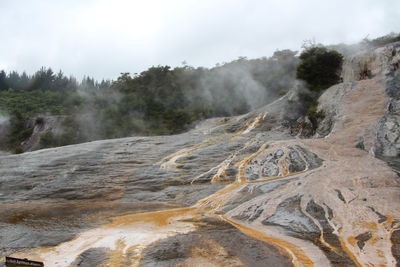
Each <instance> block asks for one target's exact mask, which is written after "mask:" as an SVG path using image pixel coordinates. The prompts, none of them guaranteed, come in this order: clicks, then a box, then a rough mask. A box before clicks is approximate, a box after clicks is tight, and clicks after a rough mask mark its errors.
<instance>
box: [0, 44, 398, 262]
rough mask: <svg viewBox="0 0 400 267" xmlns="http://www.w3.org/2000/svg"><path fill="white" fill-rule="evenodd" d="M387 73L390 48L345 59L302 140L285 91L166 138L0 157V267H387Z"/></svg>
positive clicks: (391, 186) (394, 92)
mask: <svg viewBox="0 0 400 267" xmlns="http://www.w3.org/2000/svg"><path fill="white" fill-rule="evenodd" d="M361 66H362V67H361ZM399 66H400V43H391V44H388V45H386V46H383V47H380V48H377V49H375V50H371V51H368V52H361V53H359V54H357V55H356V56H351V57H346V58H345V59H344V63H343V68H342V74H341V77H342V82H341V83H339V84H336V85H334V86H332V87H330V88H328V89H327V90H326V91H324V93H323V94H322V95H321V96H320V97H319V99H318V103H319V104H318V110H322V111H323V112H324V114H325V116H324V118H323V119H321V121H320V123H319V124H318V128H317V129H315V131H314V132H313V133H312V134H308V135H306V134H305V130H306V128H301V129H296V127H295V125H294V122H293V120H288V118H296V114H297V113H298V110H300V109H301V108H302V106H301V105H296V104H295V103H300V100H299V99H300V95H301V92H302V90H303V85H302V84H301V83H298V84H296V86H295V87H294V88H293V89H291V90H289V92H288V93H287V94H285V95H283V96H282V97H280V98H279V99H277V100H276V101H274V102H272V103H270V104H268V105H266V106H263V107H261V108H258V109H257V110H255V111H252V112H250V113H247V114H245V115H241V116H235V117H225V118H214V119H208V120H205V121H203V122H201V123H199V124H198V125H197V126H196V128H194V129H192V130H190V131H189V132H186V133H182V134H179V135H172V136H153V137H129V138H122V139H111V140H103V141H94V142H89V143H83V144H79V145H69V146H64V147H58V148H50V149H42V150H37V151H33V152H27V153H23V154H18V155H6V156H0V248H1V250H0V252H1V256H2V257H1V260H2V261H4V258H5V256H10V257H15V258H22V259H23V258H27V259H29V260H33V261H39V262H44V266H46V267H47V266H51V267H61V266H62V267H67V266H143V267H144V266H146V267H147V266H249V267H253V266H307V267H309V266H376V267H378V266H400V178H399V167H400V164H399V162H400V161H399V160H398V156H399V149H400V141H399V137H400V69H399ZM365 68H367V69H368V75H362V74H363V71H364V70H365ZM299 124H301V123H299ZM303 124H304V123H303ZM1 264H5V263H4V262H2V263H0V265H1Z"/></svg>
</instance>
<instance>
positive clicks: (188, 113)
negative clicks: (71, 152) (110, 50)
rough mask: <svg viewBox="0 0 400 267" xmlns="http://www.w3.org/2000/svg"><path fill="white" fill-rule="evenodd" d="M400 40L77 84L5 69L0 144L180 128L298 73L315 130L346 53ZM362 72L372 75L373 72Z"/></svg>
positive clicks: (258, 101) (25, 146)
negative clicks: (323, 96)
mask: <svg viewBox="0 0 400 267" xmlns="http://www.w3.org/2000/svg"><path fill="white" fill-rule="evenodd" d="M399 40H400V36H399V35H398V34H389V35H387V36H383V37H380V38H377V39H374V40H367V39H364V40H363V41H362V42H361V43H358V44H354V45H344V44H340V45H334V46H328V47H324V46H322V45H316V44H315V43H307V42H305V44H304V45H303V51H302V52H301V54H300V55H299V56H297V52H296V51H291V50H280V51H279V50H278V51H276V52H275V53H274V54H273V55H272V56H271V57H269V58H267V57H263V58H258V59H247V58H245V57H239V58H238V59H237V60H234V61H232V62H228V63H223V64H217V65H216V66H215V67H213V68H203V67H198V68H194V67H191V66H188V65H186V64H184V65H183V66H181V67H176V68H171V67H169V66H155V67H151V68H149V69H148V70H146V71H143V72H141V73H140V74H137V73H135V74H130V73H121V75H120V76H119V77H118V78H117V79H116V80H115V81H108V80H106V81H104V80H103V81H100V82H99V81H95V80H94V79H92V78H90V77H84V78H83V80H82V81H80V82H78V81H77V79H75V78H74V77H67V76H65V75H64V74H63V72H62V71H59V72H58V73H54V72H53V70H51V69H50V68H41V69H40V70H39V71H37V72H36V73H35V74H33V75H31V76H30V75H27V74H26V73H22V74H20V73H18V72H15V71H13V72H10V73H6V72H5V71H0V149H1V150H8V151H13V152H16V153H21V152H24V151H27V150H36V149H40V148H47V147H56V146H62V145H68V144H76V143H81V142H86V141H92V140H99V139H109V138H118V137H126V136H133V135H166V134H175V133H180V132H183V131H185V130H187V129H189V128H190V127H193V125H194V124H195V123H196V122H198V121H200V120H202V119H206V118H210V117H221V116H222V117H223V116H232V115H238V114H244V113H246V112H248V111H250V110H254V109H256V108H258V107H261V106H263V105H266V104H268V103H270V102H272V101H274V100H276V99H277V98H279V97H280V96H282V95H284V94H286V93H287V92H288V91H289V90H290V89H291V88H293V87H294V85H295V83H296V78H297V79H301V80H304V81H305V85H306V87H307V88H308V89H310V92H309V94H307V95H305V98H304V99H303V100H302V101H303V102H304V103H301V105H305V113H306V114H305V115H306V116H307V120H308V121H309V124H311V125H312V127H311V128H314V129H315V128H316V126H317V123H318V120H320V119H322V118H323V114H320V113H318V112H317V111H316V106H317V104H318V103H317V102H316V99H317V98H318V96H319V95H320V93H321V92H322V90H324V89H326V88H328V87H329V86H331V85H333V84H335V83H337V82H339V78H340V77H339V76H338V74H339V73H340V68H341V64H342V59H343V57H342V55H341V54H343V55H344V56H346V55H351V54H354V53H356V52H359V51H360V50H365V49H373V48H376V47H379V46H382V45H385V44H387V43H390V42H394V41H399ZM335 51H339V52H340V53H339V52H335ZM363 75H364V76H365V75H366V76H368V75H369V73H368V70H364V73H363ZM307 120H305V121H307ZM305 126H307V125H305ZM302 127H304V125H302ZM311 133H312V129H311ZM32 140H33V141H32Z"/></svg>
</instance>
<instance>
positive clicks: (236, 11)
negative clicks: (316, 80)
mask: <svg viewBox="0 0 400 267" xmlns="http://www.w3.org/2000/svg"><path fill="white" fill-rule="evenodd" d="M0 14H1V16H0V34H1V39H0V69H4V70H6V71H11V70H17V71H19V72H22V71H26V72H27V73H28V74H32V73H34V72H35V71H36V70H38V69H39V68H40V67H42V66H45V67H51V68H52V69H53V70H55V71H58V70H60V69H61V70H62V71H63V72H64V73H65V74H67V75H74V76H75V77H78V78H82V77H83V76H85V75H86V76H91V77H94V78H96V79H98V80H101V79H116V78H117V77H118V76H119V75H120V73H123V72H130V73H140V72H142V71H144V70H146V69H147V68H149V67H151V66H157V65H169V66H172V67H176V66H182V63H183V62H186V63H187V64H188V65H191V66H194V67H198V66H204V67H212V66H215V64H216V63H222V62H229V61H231V60H234V59H237V58H238V57H239V56H245V57H248V58H258V57H263V56H271V55H272V53H273V52H274V51H276V50H278V49H279V50H281V49H292V50H300V49H301V45H302V43H303V42H304V40H310V39H314V40H315V41H316V42H318V43H322V44H335V43H341V42H344V43H354V42H358V41H360V40H361V39H363V38H365V37H369V38H376V37H379V36H382V35H385V34H388V33H390V32H400V1H399V0H350V1H349V0H275V1H272V0H141V1H138V0H130V1H129V0H57V1H55V0H0Z"/></svg>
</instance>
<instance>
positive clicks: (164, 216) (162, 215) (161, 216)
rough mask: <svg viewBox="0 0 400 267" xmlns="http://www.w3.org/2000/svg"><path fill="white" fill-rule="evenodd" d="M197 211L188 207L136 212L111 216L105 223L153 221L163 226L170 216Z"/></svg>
mask: <svg viewBox="0 0 400 267" xmlns="http://www.w3.org/2000/svg"><path fill="white" fill-rule="evenodd" d="M198 212H199V211H198V210H197V209H196V208H194V207H188V208H180V209H171V210H163V211H155V212H145V213H136V214H130V215H124V216H119V217H116V218H113V219H112V221H111V223H109V224H107V225H106V227H107V228H112V227H116V226H120V225H125V224H129V223H136V222H143V223H154V224H155V225H157V226H165V225H167V224H168V223H169V220H170V219H171V218H172V217H176V216H182V215H186V214H190V215H191V216H193V217H195V216H196V215H197V214H198Z"/></svg>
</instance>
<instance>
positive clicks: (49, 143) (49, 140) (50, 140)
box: [39, 131, 58, 148]
mask: <svg viewBox="0 0 400 267" xmlns="http://www.w3.org/2000/svg"><path fill="white" fill-rule="evenodd" d="M39 143H40V147H42V148H48V147H55V146H57V145H58V142H57V140H56V138H55V137H54V134H53V133H52V132H51V131H48V132H44V133H42V134H41V135H40V141H39Z"/></svg>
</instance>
